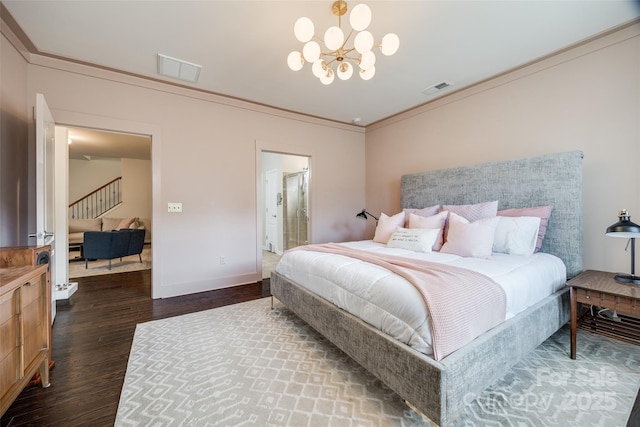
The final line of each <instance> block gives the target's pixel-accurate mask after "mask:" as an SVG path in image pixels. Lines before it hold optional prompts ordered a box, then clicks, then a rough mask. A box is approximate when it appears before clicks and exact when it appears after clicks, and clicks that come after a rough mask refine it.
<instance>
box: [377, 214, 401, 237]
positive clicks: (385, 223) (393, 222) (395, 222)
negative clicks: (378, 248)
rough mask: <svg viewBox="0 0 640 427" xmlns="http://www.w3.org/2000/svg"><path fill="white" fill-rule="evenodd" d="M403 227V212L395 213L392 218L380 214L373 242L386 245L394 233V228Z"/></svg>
mask: <svg viewBox="0 0 640 427" xmlns="http://www.w3.org/2000/svg"><path fill="white" fill-rule="evenodd" d="M403 225H404V212H400V213H397V214H395V215H393V216H388V215H386V214H384V213H382V214H380V219H379V220H378V225H377V226H376V234H375V235H374V236H373V241H374V242H378V243H385V244H386V243H387V242H388V241H389V238H390V237H391V235H392V234H393V232H394V231H396V228H398V227H402V226H403Z"/></svg>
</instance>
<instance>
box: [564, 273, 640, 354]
mask: <svg viewBox="0 0 640 427" xmlns="http://www.w3.org/2000/svg"><path fill="white" fill-rule="evenodd" d="M613 277H614V273H608V272H605V271H595V270H587V271H585V272H583V273H581V274H579V275H577V276H576V277H574V278H573V279H571V280H569V282H568V283H567V285H568V286H569V287H570V292H571V358H572V359H575V358H576V332H577V328H578V320H579V319H578V303H581V304H583V305H587V306H594V307H600V308H608V309H610V310H615V311H616V313H618V314H622V315H623V316H619V318H620V321H619V322H617V321H614V320H612V319H607V318H600V317H598V313H596V312H594V313H593V316H591V315H590V313H589V312H588V311H589V310H587V313H583V316H581V319H580V328H581V329H586V330H589V331H591V332H595V333H598V334H602V335H606V336H609V337H613V338H617V339H621V340H623V341H626V342H630V343H633V344H640V286H636V285H633V284H625V283H618V282H616V281H615V280H614V278H613ZM625 315H628V316H632V317H628V316H625Z"/></svg>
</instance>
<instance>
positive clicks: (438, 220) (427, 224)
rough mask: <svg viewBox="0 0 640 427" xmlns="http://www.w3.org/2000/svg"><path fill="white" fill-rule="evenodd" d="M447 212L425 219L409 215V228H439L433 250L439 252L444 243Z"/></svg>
mask: <svg viewBox="0 0 640 427" xmlns="http://www.w3.org/2000/svg"><path fill="white" fill-rule="evenodd" d="M448 215H449V214H448V213H447V212H440V213H438V214H436V215H432V216H429V217H426V218H425V217H423V216H420V215H415V214H412V213H410V214H409V228H438V229H439V233H438V238H437V239H436V242H435V243H434V244H433V250H434V251H439V250H440V248H441V247H442V244H443V243H444V227H445V224H446V222H447V216H448Z"/></svg>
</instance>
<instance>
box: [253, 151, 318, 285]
mask: <svg viewBox="0 0 640 427" xmlns="http://www.w3.org/2000/svg"><path fill="white" fill-rule="evenodd" d="M309 163H310V161H309V157H308V156H302V155H294V154H284V153H277V152H267V151H262V153H261V167H262V181H263V182H262V191H263V193H262V194H263V195H264V196H263V198H262V236H261V242H262V245H261V246H262V277H263V278H268V277H270V274H271V271H273V270H275V267H276V265H277V263H278V261H279V259H280V256H281V255H282V254H283V253H284V251H285V250H287V249H291V248H292V247H295V246H299V245H304V244H308V242H309V221H310V214H309V212H310V211H309V200H310V197H309V188H310V185H309V184H310V174H309Z"/></svg>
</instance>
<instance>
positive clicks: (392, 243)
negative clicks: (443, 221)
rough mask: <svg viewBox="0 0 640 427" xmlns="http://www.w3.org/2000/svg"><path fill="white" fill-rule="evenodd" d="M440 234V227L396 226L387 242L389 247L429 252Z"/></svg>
mask: <svg viewBox="0 0 640 427" xmlns="http://www.w3.org/2000/svg"><path fill="white" fill-rule="evenodd" d="M439 235H440V229H438V228H435V229H430V228H402V227H401V228H398V229H396V231H395V232H394V233H393V234H392V235H391V238H390V239H389V241H388V242H387V246H388V247H390V248H402V249H408V250H410V251H414V252H431V248H432V247H433V244H434V243H435V241H436V239H437V238H438V236H439Z"/></svg>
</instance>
